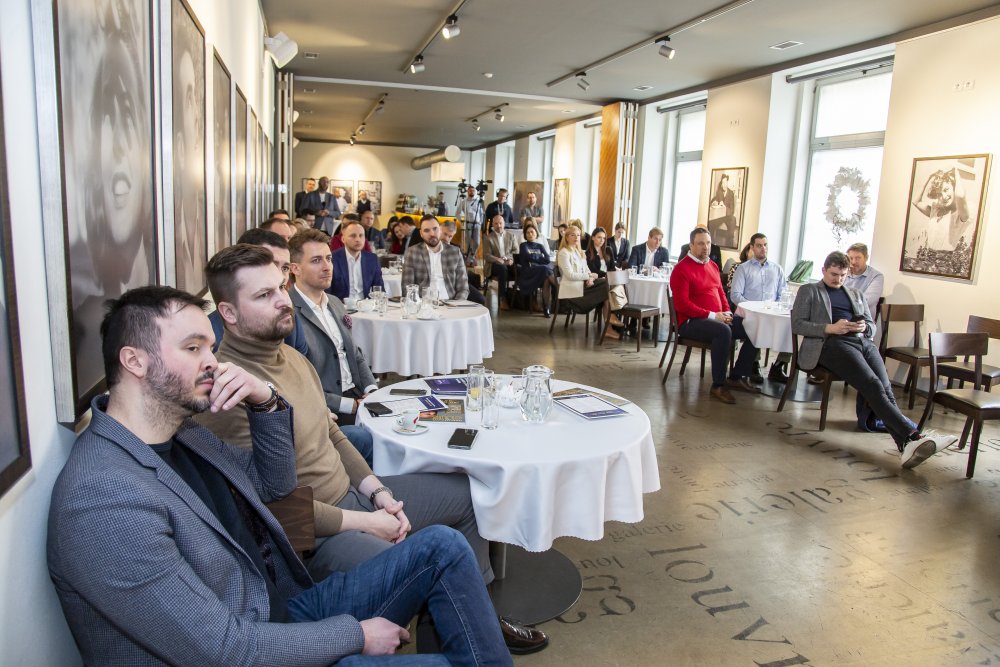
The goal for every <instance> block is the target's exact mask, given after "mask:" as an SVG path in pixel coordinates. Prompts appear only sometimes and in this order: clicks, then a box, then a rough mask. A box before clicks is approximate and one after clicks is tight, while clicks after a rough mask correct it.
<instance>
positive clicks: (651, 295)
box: [628, 276, 670, 317]
mask: <svg viewBox="0 0 1000 667" xmlns="http://www.w3.org/2000/svg"><path fill="white" fill-rule="evenodd" d="M669 291H670V282H669V280H668V279H667V278H646V277H643V276H631V277H629V279H628V298H629V301H631V302H633V303H640V304H642V305H644V306H659V307H660V313H662V314H663V315H666V316H668V317H669V316H670V306H669V305H668V304H667V294H669Z"/></svg>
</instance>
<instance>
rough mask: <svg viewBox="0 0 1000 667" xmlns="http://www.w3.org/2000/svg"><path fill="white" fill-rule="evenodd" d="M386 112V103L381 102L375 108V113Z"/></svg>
mask: <svg viewBox="0 0 1000 667" xmlns="http://www.w3.org/2000/svg"><path fill="white" fill-rule="evenodd" d="M383 111H385V102H379V103H378V106H377V107H375V113H382V112H383Z"/></svg>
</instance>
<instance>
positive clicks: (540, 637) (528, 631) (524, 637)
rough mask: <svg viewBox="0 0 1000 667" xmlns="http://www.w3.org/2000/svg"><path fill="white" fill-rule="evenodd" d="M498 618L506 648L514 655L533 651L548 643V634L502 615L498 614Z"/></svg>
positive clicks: (539, 649)
mask: <svg viewBox="0 0 1000 667" xmlns="http://www.w3.org/2000/svg"><path fill="white" fill-rule="evenodd" d="M499 619H500V632H502V633H503V641H504V643H505V644H506V645H507V650H508V651H510V652H511V653H513V654H514V655H527V654H528V653H535V652H536V651H541V650H542V649H543V648H545V647H546V646H548V645H549V638H548V636H547V635H546V634H545V633H544V632H542V631H541V630H536V629H535V628H529V627H528V626H526V625H521V624H520V623H518V622H517V621H512V620H511V619H509V618H504V617H503V616H500V617H499Z"/></svg>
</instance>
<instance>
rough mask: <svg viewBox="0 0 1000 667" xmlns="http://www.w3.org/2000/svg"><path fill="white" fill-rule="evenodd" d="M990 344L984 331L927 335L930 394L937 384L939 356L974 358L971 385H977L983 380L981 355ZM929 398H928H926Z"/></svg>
mask: <svg viewBox="0 0 1000 667" xmlns="http://www.w3.org/2000/svg"><path fill="white" fill-rule="evenodd" d="M989 345H990V337H989V336H988V335H987V334H985V333H932V334H928V335H927V349H928V351H929V353H930V355H931V385H930V386H931V394H932V395H933V393H934V390H935V387H936V385H937V366H938V358H939V357H957V356H963V355H964V356H966V357H973V358H975V372H974V378H975V381H974V382H973V384H972V386H973V387H979V386H980V385H981V384H982V380H983V355H984V354H986V351H987V349H988V348H989ZM928 400H930V399H928Z"/></svg>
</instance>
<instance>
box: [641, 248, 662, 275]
mask: <svg viewBox="0 0 1000 667" xmlns="http://www.w3.org/2000/svg"><path fill="white" fill-rule="evenodd" d="M657 250H659V248H656V249H655V250H650V249H649V244H648V243H647V244H646V261H645V262H643V263H642V265H643V266H648V267H649V268H650V269H652V268H653V267H654V266H655V265H654V264H653V260H654V259H655V258H656V251H657Z"/></svg>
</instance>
